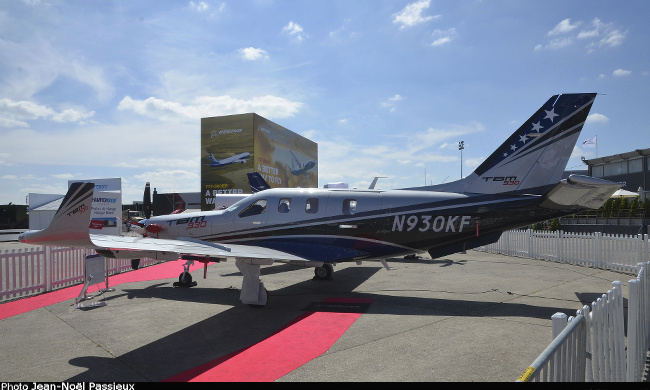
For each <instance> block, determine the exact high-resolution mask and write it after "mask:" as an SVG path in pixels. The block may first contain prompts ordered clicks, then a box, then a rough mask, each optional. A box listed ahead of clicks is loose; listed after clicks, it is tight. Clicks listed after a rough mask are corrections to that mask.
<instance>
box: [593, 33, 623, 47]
mask: <svg viewBox="0 0 650 390" xmlns="http://www.w3.org/2000/svg"><path fill="white" fill-rule="evenodd" d="M626 35H627V31H626V32H621V31H620V30H614V31H610V32H608V33H607V35H606V36H605V38H603V39H601V40H600V42H599V45H600V46H609V47H616V46H620V45H622V44H623V41H624V40H625V36H626Z"/></svg>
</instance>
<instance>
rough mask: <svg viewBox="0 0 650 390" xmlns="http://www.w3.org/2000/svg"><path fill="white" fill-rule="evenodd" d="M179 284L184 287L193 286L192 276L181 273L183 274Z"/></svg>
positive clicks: (179, 278)
mask: <svg viewBox="0 0 650 390" xmlns="http://www.w3.org/2000/svg"><path fill="white" fill-rule="evenodd" d="M178 283H179V284H181V285H183V286H188V285H190V284H192V274H191V273H189V272H181V274H180V275H179V276H178Z"/></svg>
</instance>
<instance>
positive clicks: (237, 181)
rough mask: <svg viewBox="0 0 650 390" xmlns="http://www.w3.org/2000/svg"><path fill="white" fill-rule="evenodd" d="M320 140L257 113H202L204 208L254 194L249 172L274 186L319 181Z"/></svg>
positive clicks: (281, 186) (207, 208)
mask: <svg viewBox="0 0 650 390" xmlns="http://www.w3.org/2000/svg"><path fill="white" fill-rule="evenodd" d="M317 161H318V144H316V143H315V142H313V141H310V140H309V139H307V138H305V137H302V136H300V135H298V134H296V133H294V132H292V131H291V130H288V129H286V128H284V127H282V126H280V125H278V124H276V123H274V122H272V121H269V120H267V119H265V118H263V117H261V116H259V115H257V114H254V113H249V114H239V115H227V116H217V117H210V118H201V209H202V210H213V209H214V205H215V199H216V198H217V197H219V196H220V195H224V194H235V195H241V194H250V193H251V192H252V191H251V188H250V184H249V182H248V176H247V174H248V173H251V172H259V173H260V174H261V175H262V177H263V178H264V179H265V180H266V181H267V182H268V183H269V185H270V186H271V187H273V188H285V187H303V188H308V187H318V166H317Z"/></svg>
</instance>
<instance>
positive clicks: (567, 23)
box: [547, 19, 580, 36]
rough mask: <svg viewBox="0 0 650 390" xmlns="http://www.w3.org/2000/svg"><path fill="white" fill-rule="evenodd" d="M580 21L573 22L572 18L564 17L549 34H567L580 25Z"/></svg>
mask: <svg viewBox="0 0 650 390" xmlns="http://www.w3.org/2000/svg"><path fill="white" fill-rule="evenodd" d="M579 24H580V22H577V23H575V24H571V19H564V20H563V21H561V22H560V23H558V24H557V25H556V26H555V27H554V28H553V29H552V30H551V31H549V32H548V34H547V35H548V36H553V35H560V34H566V33H569V32H571V31H572V30H574V29H575V28H577V27H578V25H579Z"/></svg>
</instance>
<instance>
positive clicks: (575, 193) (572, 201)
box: [540, 175, 623, 210]
mask: <svg viewBox="0 0 650 390" xmlns="http://www.w3.org/2000/svg"><path fill="white" fill-rule="evenodd" d="M622 186H623V184H622V183H615V182H612V181H608V180H602V179H597V178H595V177H590V176H582V175H571V176H569V177H568V178H567V179H566V180H562V181H560V182H559V183H558V184H557V185H555V187H553V188H551V190H550V191H548V192H547V193H546V194H545V195H544V196H543V199H542V202H541V203H540V206H541V207H544V208H548V209H555V210H562V209H568V208H589V209H594V210H595V209H598V208H600V207H601V206H602V205H603V204H605V202H607V199H609V197H610V196H612V194H613V193H614V192H616V190H618V189H619V188H621V187H622Z"/></svg>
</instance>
